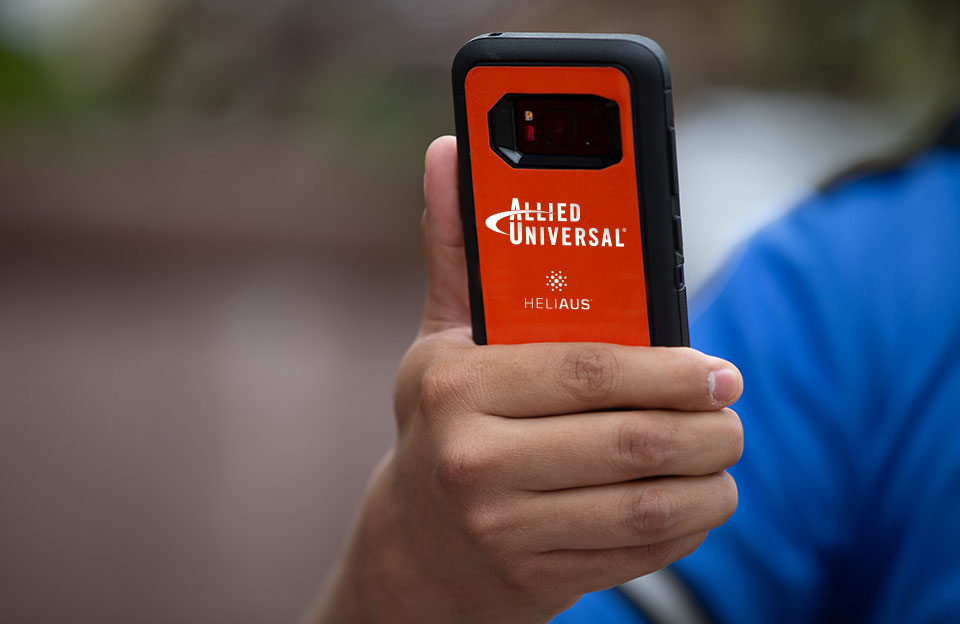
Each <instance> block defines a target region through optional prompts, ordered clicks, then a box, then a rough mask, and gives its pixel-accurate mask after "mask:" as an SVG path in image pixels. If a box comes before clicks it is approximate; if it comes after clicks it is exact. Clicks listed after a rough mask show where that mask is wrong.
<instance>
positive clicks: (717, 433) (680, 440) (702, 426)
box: [493, 409, 743, 491]
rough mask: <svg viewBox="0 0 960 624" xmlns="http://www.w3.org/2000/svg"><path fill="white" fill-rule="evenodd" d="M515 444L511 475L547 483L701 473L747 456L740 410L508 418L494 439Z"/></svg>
mask: <svg viewBox="0 0 960 624" xmlns="http://www.w3.org/2000/svg"><path fill="white" fill-rule="evenodd" d="M501 436H502V439H503V444H502V448H506V449H509V454H505V455H506V456H505V457H504V460H503V462H502V466H503V468H504V475H503V477H502V478H503V479H504V481H505V482H507V483H509V484H510V485H511V486H512V487H516V488H517V489H523V490H533V491H545V490H560V489H566V488H579V487H586V486H591V485H603V484H608V483H620V482H622V481H631V480H634V479H642V478H645V477H653V476H661V475H678V476H679V475H682V476H700V475H708V474H713V473H716V472H720V471H722V470H726V469H727V468H729V467H730V466H732V465H733V464H735V463H736V462H737V461H738V460H739V459H740V454H741V453H742V451H743V428H742V426H741V424H740V418H739V417H738V416H737V414H736V412H734V411H733V410H730V409H723V410H720V411H714V412H668V411H654V410H648V411H641V412H599V413H592V414H572V415H565V416H557V417H554V418H530V419H522V420H517V419H503V420H502V423H501V426H500V427H497V433H495V434H493V437H494V439H496V438H499V437H501Z"/></svg>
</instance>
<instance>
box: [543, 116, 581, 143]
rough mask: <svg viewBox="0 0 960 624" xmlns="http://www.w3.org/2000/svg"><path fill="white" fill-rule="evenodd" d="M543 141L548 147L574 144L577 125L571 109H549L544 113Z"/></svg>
mask: <svg viewBox="0 0 960 624" xmlns="http://www.w3.org/2000/svg"><path fill="white" fill-rule="evenodd" d="M542 123H543V140H544V141H545V142H546V144H547V145H554V146H562V145H570V144H571V143H573V137H574V135H575V134H576V123H575V122H574V118H573V111H572V110H570V109H569V108H549V109H547V110H545V111H543V121H542Z"/></svg>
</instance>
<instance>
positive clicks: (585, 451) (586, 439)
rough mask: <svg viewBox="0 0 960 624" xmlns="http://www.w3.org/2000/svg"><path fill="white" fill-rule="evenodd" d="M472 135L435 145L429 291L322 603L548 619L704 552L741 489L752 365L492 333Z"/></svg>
mask: <svg viewBox="0 0 960 624" xmlns="http://www.w3.org/2000/svg"><path fill="white" fill-rule="evenodd" d="M456 175H457V174H456V143H455V139H454V138H453V137H442V138H440V139H438V140H437V141H435V142H434V143H433V144H432V145H431V146H430V148H429V150H428V151H427V157H426V172H425V176H424V191H425V195H426V203H427V208H426V211H425V213H424V218H423V236H424V247H425V252H426V258H427V273H428V293H427V300H426V305H425V310H424V317H423V324H422V326H421V329H420V333H419V334H418V336H417V339H416V340H415V342H414V343H413V345H412V346H411V348H410V350H409V351H408V353H407V355H406V356H405V357H404V359H403V362H402V364H401V366H400V371H399V374H398V379H397V386H396V395H395V411H396V419H397V428H398V435H397V442H396V445H395V447H394V449H393V450H391V452H390V453H388V455H387V456H386V457H385V458H384V460H383V461H382V462H381V464H380V466H379V467H378V469H377V472H376V473H375V475H374V477H373V479H372V482H371V485H370V488H369V491H368V492H367V497H366V501H365V504H364V508H363V511H362V513H361V517H360V520H359V522H358V525H357V527H356V530H355V533H354V536H353V539H352V542H351V545H350V547H349V549H348V550H347V551H346V553H345V555H344V557H343V559H342V560H341V562H340V563H339V564H338V566H337V567H336V568H335V570H334V571H333V572H332V576H331V579H330V580H329V582H328V585H327V591H326V592H325V594H324V596H323V597H322V599H321V602H320V611H319V615H320V620H321V621H330V622H333V621H371V622H380V621H390V622H408V621H409V622H454V621H455V622H470V621H478V622H480V621H483V622H491V621H494V622H542V621H546V620H548V619H549V618H550V617H552V616H554V615H556V614H557V613H559V612H561V611H563V610H564V609H566V608H568V607H569V606H570V605H572V604H573V603H574V602H576V600H578V599H579V598H580V596H581V595H583V594H584V593H586V592H589V591H595V590H599V589H604V588H607V587H611V586H614V585H617V584H620V583H623V582H625V581H627V580H630V579H633V578H636V577H638V576H642V575H644V574H647V573H649V572H652V571H654V570H656V569H659V568H661V567H663V566H665V565H667V564H669V563H671V562H672V561H674V560H676V559H678V558H680V557H683V556H685V555H687V554H689V553H690V552H692V551H693V550H694V549H695V548H696V547H697V546H698V545H699V544H700V543H701V542H702V541H703V539H704V537H705V536H706V533H707V531H708V530H709V529H711V528H714V527H716V526H718V525H720V524H722V523H723V522H724V521H725V520H726V519H727V518H728V517H729V516H730V515H731V514H732V513H733V510H734V508H735V507H736V502H737V492H736V485H735V484H734V482H733V479H732V478H731V477H730V476H729V475H728V474H727V473H726V472H724V470H725V469H726V468H728V467H729V466H731V465H732V464H734V463H735V462H736V461H737V460H738V459H739V457H740V453H741V451H742V444H743V433H742V429H741V426H740V421H739V418H738V417H737V415H736V414H735V413H734V412H733V411H732V410H730V409H727V408H726V406H727V405H729V404H730V403H732V402H733V401H735V400H736V399H737V397H738V396H739V394H740V391H741V387H742V382H741V379H740V374H739V372H738V371H737V370H736V369H735V368H734V367H733V366H732V365H731V364H729V363H727V362H724V361H723V360H720V359H717V358H713V357H710V356H706V355H703V354H701V353H699V352H697V351H694V350H692V349H686V348H650V347H624V346H618V345H608V344H587V343H560V344H556V343H550V344H547V343H544V344H527V345H510V346H495V345H490V346H477V345H475V344H474V343H473V341H472V339H471V333H470V313H469V305H468V299H467V277H466V266H465V259H464V251H463V236H462V230H461V224H460V213H459V208H458V196H457V180H456Z"/></svg>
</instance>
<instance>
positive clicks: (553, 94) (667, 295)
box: [453, 32, 689, 346]
mask: <svg viewBox="0 0 960 624" xmlns="http://www.w3.org/2000/svg"><path fill="white" fill-rule="evenodd" d="M453 93H454V109H455V115H456V130H457V152H458V157H459V176H460V178H459V180H460V207H461V211H462V215H463V230H464V244H465V251H466V257H467V268H468V273H469V289H470V292H469V295H470V308H471V320H472V325H473V338H474V341H475V342H476V343H477V344H516V343H524V342H572V341H577V342H579V341H584V342H609V343H617V344H625V345H661V346H686V345H688V344H689V336H688V329H687V292H686V287H685V286H684V279H683V245H682V235H681V228H680V203H679V199H678V183H677V166H676V156H675V153H676V146H675V145H676V144H675V138H674V126H673V100H672V92H671V88H670V71H669V69H668V66H667V59H666V57H665V55H664V53H663V51H662V50H661V49H660V46H658V45H657V44H656V43H655V42H653V41H652V40H650V39H647V38H645V37H640V36H636V35H606V34H603V35H601V34H568V33H507V32H503V33H498V32H495V33H489V34H485V35H481V36H479V37H475V38H474V39H471V40H470V41H469V42H467V43H466V44H464V45H463V47H462V48H460V51H459V52H458V53H457V56H456V58H455V59H454V62H453Z"/></svg>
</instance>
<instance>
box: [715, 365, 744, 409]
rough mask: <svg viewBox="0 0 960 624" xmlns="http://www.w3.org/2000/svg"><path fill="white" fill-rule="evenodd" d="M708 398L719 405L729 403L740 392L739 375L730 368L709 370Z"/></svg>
mask: <svg viewBox="0 0 960 624" xmlns="http://www.w3.org/2000/svg"><path fill="white" fill-rule="evenodd" d="M709 383H710V398H711V399H712V400H713V402H714V403H717V404H719V405H729V404H730V403H733V401H735V400H736V398H737V396H738V395H739V394H740V376H739V375H737V374H736V373H735V372H734V371H733V370H732V369H730V368H726V367H724V368H720V369H717V370H715V371H711V372H710V378H709Z"/></svg>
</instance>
